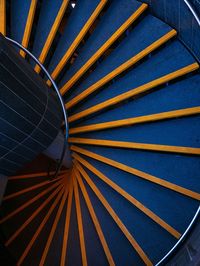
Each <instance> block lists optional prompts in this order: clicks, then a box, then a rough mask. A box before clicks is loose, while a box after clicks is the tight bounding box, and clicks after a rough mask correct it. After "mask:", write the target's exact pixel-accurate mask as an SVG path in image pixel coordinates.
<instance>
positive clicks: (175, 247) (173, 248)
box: [155, 0, 200, 266]
mask: <svg viewBox="0 0 200 266" xmlns="http://www.w3.org/2000/svg"><path fill="white" fill-rule="evenodd" d="M184 2H185V4H186V5H187V6H188V8H189V9H190V11H191V12H192V14H193V16H194V18H195V20H196V21H197V23H198V25H199V26H200V18H199V17H198V15H197V13H196V11H195V10H194V8H193V7H192V5H191V4H190V3H189V1H188V0H184ZM199 215H200V205H199V207H198V209H197V211H196V213H195V215H194V217H193V219H192V221H191V222H190V224H189V226H188V227H187V229H186V230H185V232H184V233H183V235H182V236H181V237H180V239H179V240H178V241H177V243H176V244H175V245H174V246H173V247H172V248H171V249H170V251H169V252H168V253H167V254H166V255H165V256H164V257H163V258H162V259H161V260H160V261H159V262H158V263H156V265H155V266H160V265H163V263H164V262H165V261H166V260H167V259H168V258H169V257H170V256H171V255H172V254H173V252H175V251H176V249H178V248H179V247H180V245H181V244H182V243H183V241H184V240H185V238H186V236H187V235H188V233H189V232H190V231H191V229H192V227H193V226H194V224H195V222H196V220H197V218H198V216H199Z"/></svg>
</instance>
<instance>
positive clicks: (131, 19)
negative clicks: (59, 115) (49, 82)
mask: <svg viewBox="0 0 200 266" xmlns="http://www.w3.org/2000/svg"><path fill="white" fill-rule="evenodd" d="M146 8H147V5H146V4H142V5H141V6H140V7H139V8H138V9H137V10H136V11H135V12H134V13H133V14H132V15H131V16H130V17H129V18H128V19H127V20H126V21H125V22H124V23H123V24H122V25H121V26H120V27H119V28H118V29H117V30H116V32H115V33H114V34H113V35H112V36H111V37H110V38H109V39H108V40H107V41H106V42H105V43H104V44H103V45H102V46H101V47H100V48H99V49H98V50H97V51H96V53H95V54H93V55H92V57H91V58H90V59H89V60H88V61H87V62H86V63H85V64H84V65H83V66H82V67H81V68H80V69H79V70H78V71H77V72H76V73H75V74H74V76H73V77H72V78H71V79H70V80H69V81H68V82H67V83H65V85H64V86H63V87H62V88H61V90H60V92H61V94H62V95H64V94H65V93H66V92H67V91H68V90H69V89H70V88H71V87H72V86H73V85H74V84H75V83H76V82H77V81H78V80H79V79H80V78H81V77H82V75H83V74H84V73H85V72H86V71H87V70H88V69H89V68H90V67H91V66H92V65H93V64H94V63H95V62H96V61H97V60H98V58H99V57H100V56H102V54H103V53H104V52H105V51H106V50H107V49H108V48H109V47H110V46H111V45H112V44H113V43H114V42H115V41H116V40H117V39H118V38H119V37H120V36H121V35H122V34H123V33H124V32H125V30H126V29H127V28H128V27H129V26H130V25H131V24H132V23H133V22H134V21H135V20H136V19H137V18H138V17H139V16H140V15H141V14H142V13H143V12H144V11H145V10H146Z"/></svg>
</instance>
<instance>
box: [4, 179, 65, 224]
mask: <svg viewBox="0 0 200 266" xmlns="http://www.w3.org/2000/svg"><path fill="white" fill-rule="evenodd" d="M62 182H63V181H62V180H61V181H59V182H57V183H55V184H53V185H52V186H50V187H49V188H46V189H44V190H43V191H42V192H40V193H39V194H38V195H36V196H35V197H33V198H32V199H30V200H28V201H27V202H26V203H24V204H23V205H21V206H20V207H19V208H17V209H15V210H14V211H13V212H11V213H9V214H8V215H6V216H5V217H4V218H2V219H1V220H0V224H2V223H4V222H6V221H7V220H9V219H10V218H12V217H13V216H15V215H16V214H17V213H19V212H21V211H23V210H24V209H25V208H27V207H28V206H29V205H31V204H32V203H34V202H35V201H37V200H38V199H40V198H41V197H43V196H44V195H46V194H47V193H48V192H50V191H51V190H52V189H54V188H56V187H57V186H58V185H60V184H61V183H62Z"/></svg>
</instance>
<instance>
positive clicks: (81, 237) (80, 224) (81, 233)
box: [72, 172, 87, 266]
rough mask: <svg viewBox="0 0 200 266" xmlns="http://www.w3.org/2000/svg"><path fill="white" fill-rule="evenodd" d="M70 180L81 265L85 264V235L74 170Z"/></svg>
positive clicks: (84, 265)
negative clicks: (72, 190) (73, 197)
mask: <svg viewBox="0 0 200 266" xmlns="http://www.w3.org/2000/svg"><path fill="white" fill-rule="evenodd" d="M72 180H73V186H74V196H75V205H76V215H77V222H78V232H79V240H80V248H81V257H82V265H83V266H87V254H86V247H85V237H84V230H83V221H82V213H81V205H80V198H79V192H78V184H77V180H76V177H75V175H74V172H73V173H72Z"/></svg>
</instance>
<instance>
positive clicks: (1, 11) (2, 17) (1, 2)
mask: <svg viewBox="0 0 200 266" xmlns="http://www.w3.org/2000/svg"><path fill="white" fill-rule="evenodd" d="M0 32H1V33H2V34H3V35H6V0H0Z"/></svg>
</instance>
